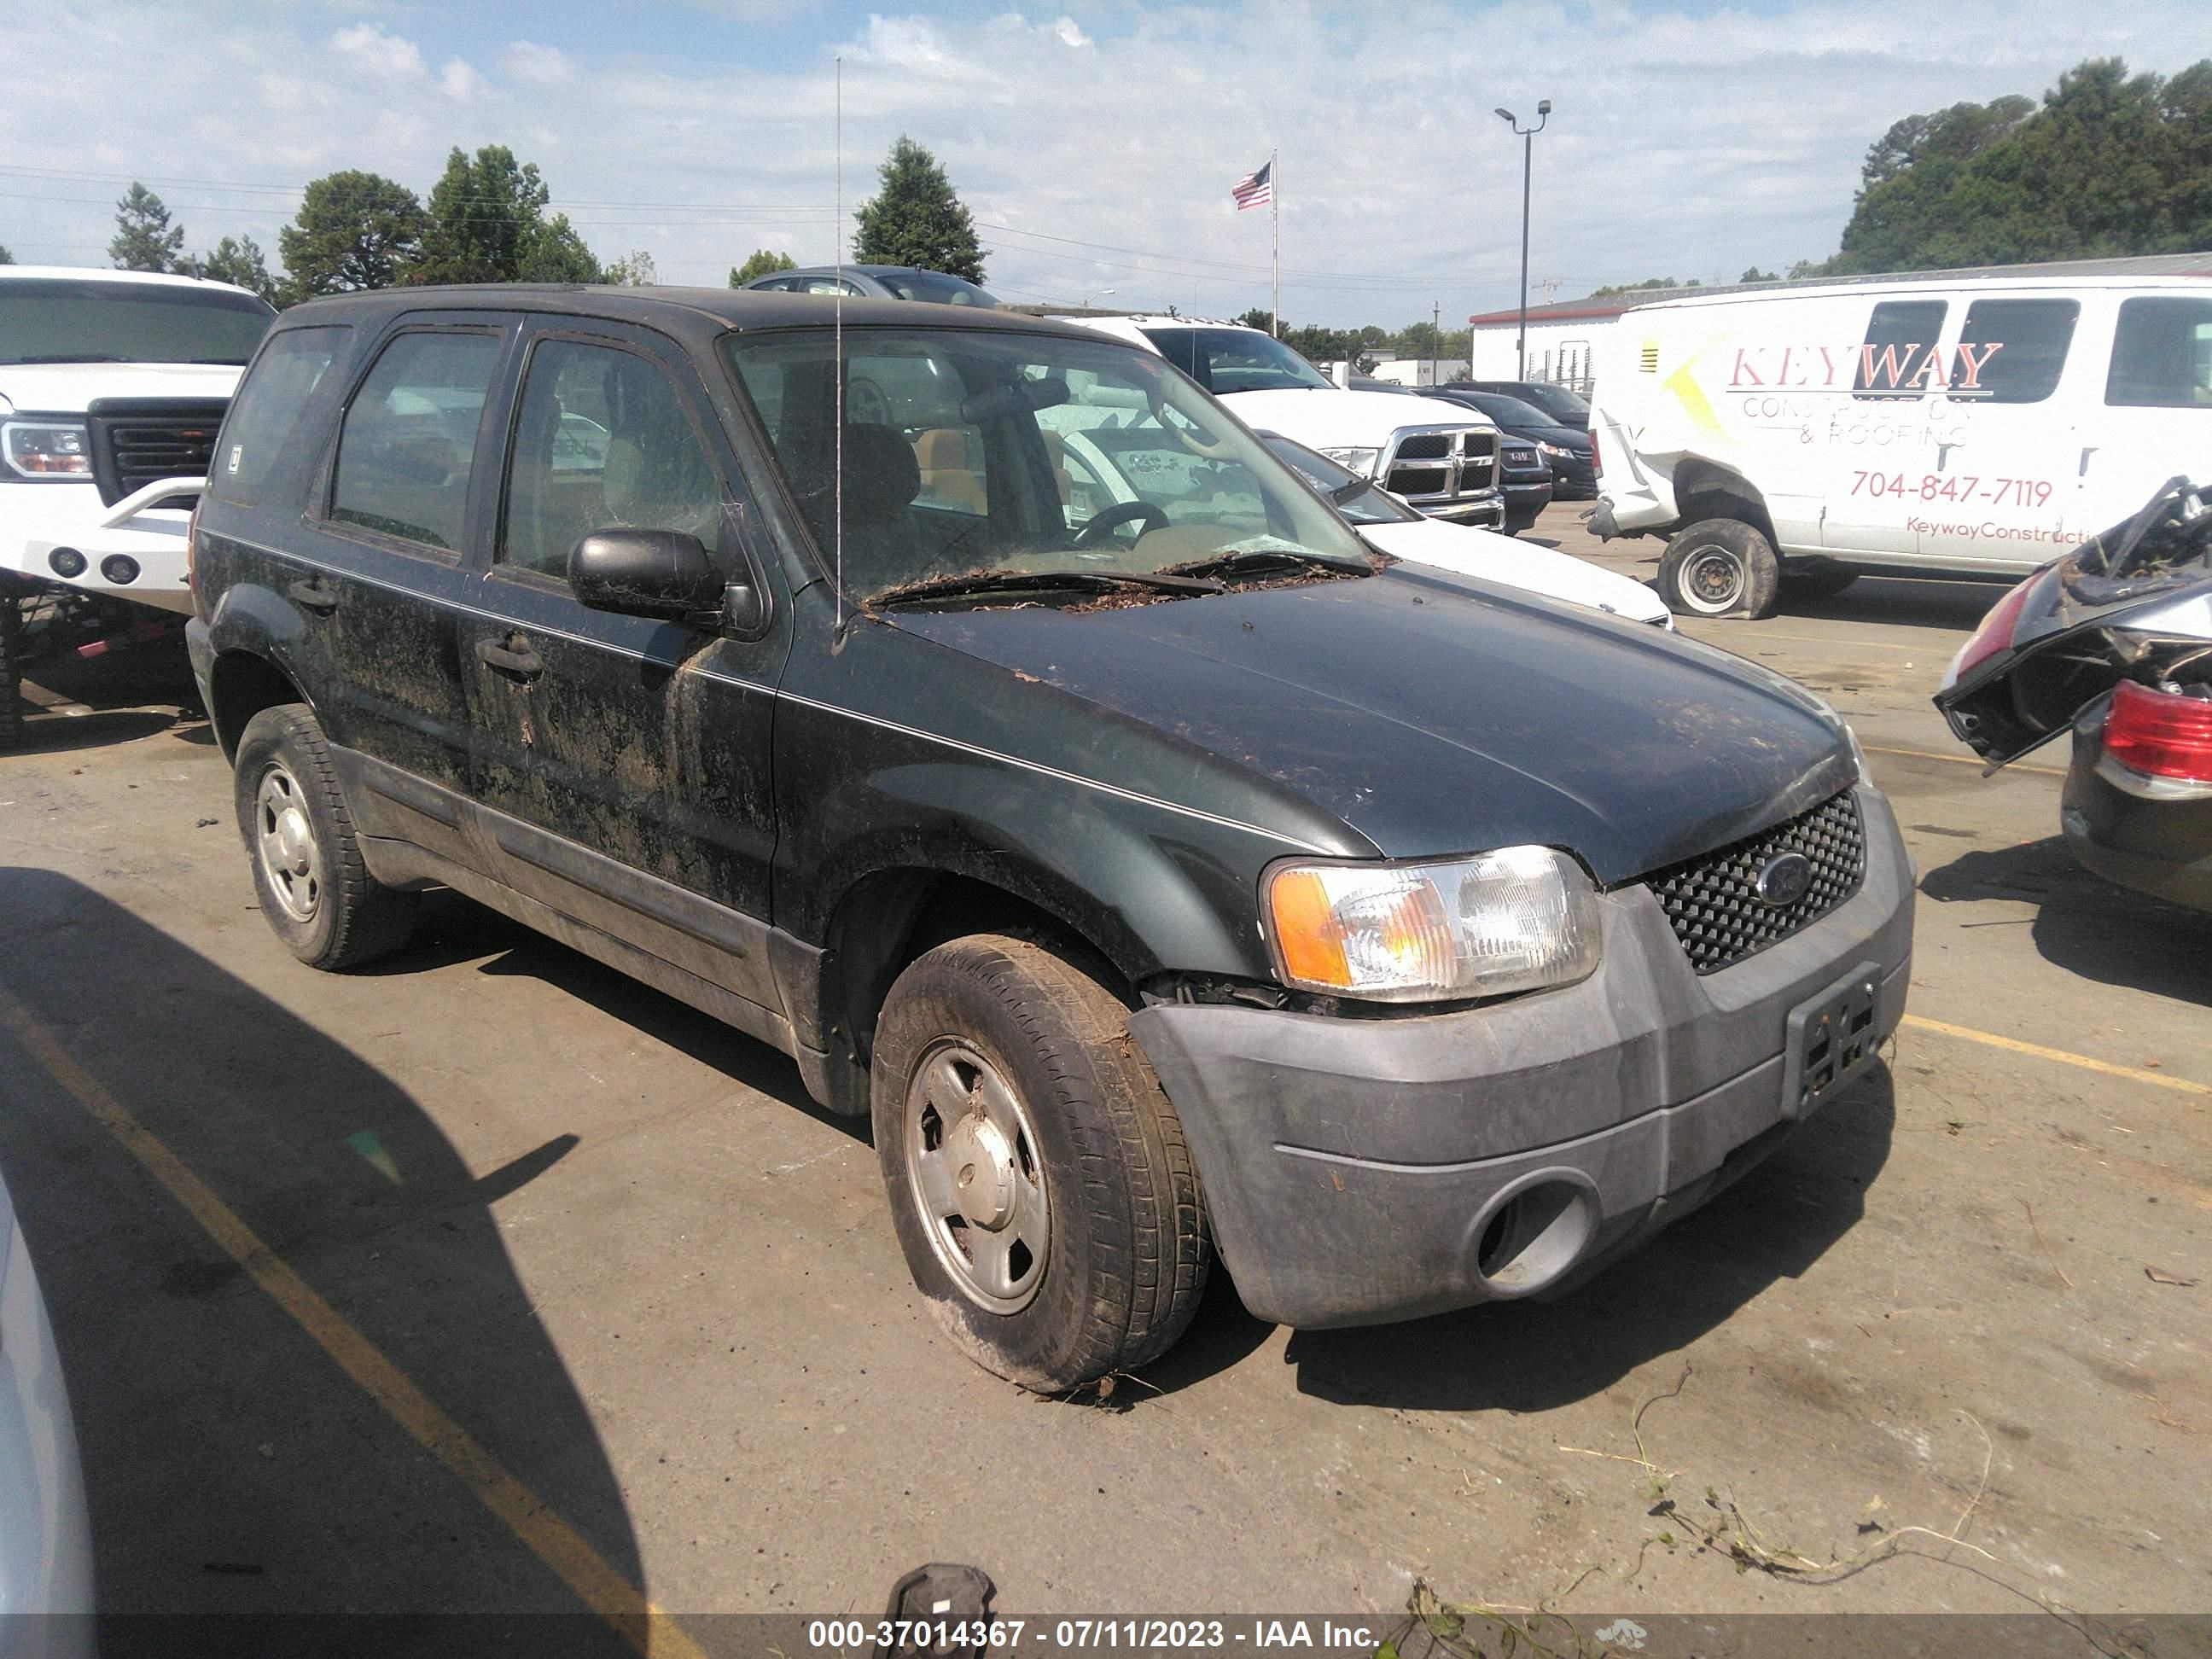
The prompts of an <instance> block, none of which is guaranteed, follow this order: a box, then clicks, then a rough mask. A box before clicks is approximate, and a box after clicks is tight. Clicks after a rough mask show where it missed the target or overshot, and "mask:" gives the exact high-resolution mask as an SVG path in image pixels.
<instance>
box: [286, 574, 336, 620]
mask: <svg viewBox="0 0 2212 1659" xmlns="http://www.w3.org/2000/svg"><path fill="white" fill-rule="evenodd" d="M284 591H285V592H287V593H289V594H290V595H291V596H292V602H293V603H294V604H295V605H298V606H299V607H300V608H301V610H303V611H313V612H314V613H315V614H316V615H317V616H319V617H327V616H329V615H330V613H331V611H335V610H337V608H338V590H337V585H336V584H335V583H332V582H329V581H325V580H324V579H323V578H322V577H320V576H314V577H310V578H307V579H306V580H301V581H296V582H294V583H293V584H292V585H291V586H289V587H288V588H286V589H285V590H284Z"/></svg>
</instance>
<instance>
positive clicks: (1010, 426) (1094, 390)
mask: <svg viewBox="0 0 2212 1659" xmlns="http://www.w3.org/2000/svg"><path fill="white" fill-rule="evenodd" d="M723 349H724V351H725V353H726V356H727V357H728V360H729V362H730V365H731V367H732V368H733V369H734V370H735V371H736V373H737V376H738V380H740V381H741V382H742V383H743V385H744V389H745V392H746V394H747V396H748V397H750V398H751V400H752V404H753V407H754V409H755V410H756V411H757V413H758V415H759V416H760V421H761V425H762V426H763V428H764V429H765V430H766V431H767V434H768V437H769V443H770V445H771V446H772V447H774V449H775V457H776V461H777V464H778V465H779V467H780V468H781V471H782V473H783V477H784V480H785V482H786V483H787V486H788V487H789V489H790V491H791V493H792V495H793V498H794V500H795V501H796V502H797V504H798V507H799V512H800V513H801V514H802V515H803V516H804V518H805V521H806V524H807V526H808V528H809V529H810V531H811V532H812V535H813V538H814V541H815V544H816V545H817V547H818V548H819V549H820V550H821V551H822V554H823V559H824V562H827V563H832V564H834V563H835V562H836V560H837V557H838V554H837V549H838V547H839V545H840V542H841V535H840V527H839V516H840V515H839V512H838V491H837V489H836V477H837V450H838V447H839V445H838V441H837V440H838V436H839V434H838V428H837V422H836V402H837V399H836V388H837V379H836V374H835V372H834V366H835V363H836V341H835V338H834V337H833V334H832V331H830V330H829V329H824V328H810V329H792V330H776V331H768V332H763V333H757V334H744V335H732V336H731V337H728V338H727V339H726V341H725V343H724V346H723ZM843 387H844V415H845V425H844V428H843V444H842V448H843V452H844V489H843V492H842V496H843V511H842V550H843V553H842V580H843V583H844V586H845V588H846V591H847V592H849V593H852V594H854V595H856V596H859V597H862V598H866V597H870V596H873V595H877V594H881V593H884V592H887V591H888V590H890V589H893V588H901V587H906V586H909V585H911V584H914V583H916V582H926V581H931V580H937V579H941V578H946V577H953V576H961V577H966V576H975V575H984V574H990V573H1009V574H1033V573H1051V572H1064V573H1082V574H1085V575H1086V579H1088V577H1103V576H1112V575H1115V574H1123V573H1127V574H1158V573H1159V572H1161V571H1164V570H1168V569H1170V568H1172V567H1175V566H1178V565H1182V564H1187V563H1189V562H1194V561H1200V560H1212V559H1217V558H1223V557H1228V558H1232V559H1234V558H1237V557H1239V556H1249V558H1250V559H1251V560H1253V561H1255V562H1256V561H1257V560H1259V559H1260V557H1261V556H1263V555H1277V556H1281V557H1283V558H1285V559H1296V558H1299V557H1304V558H1308V559H1312V558H1320V559H1326V560H1330V561H1334V562H1344V563H1346V564H1356V565H1357V566H1358V568H1359V569H1360V570H1361V572H1363V573H1364V571H1365V570H1366V569H1367V568H1369V567H1368V564H1367V556H1366V553H1365V550H1364V549H1363V548H1362V547H1361V546H1360V544H1359V543H1358V539H1357V538H1355V537H1354V536H1353V535H1352V532H1351V531H1350V530H1348V529H1347V528H1346V526H1345V525H1344V523H1343V521H1342V520H1340V519H1338V518H1337V517H1336V515H1335V514H1334V513H1331V512H1330V511H1329V510H1328V507H1325V506H1323V505H1322V503H1321V502H1319V501H1316V500H1315V499H1314V498H1313V496H1312V495H1310V494H1309V493H1308V492H1307V491H1306V490H1304V489H1300V488H1299V487H1298V486H1297V484H1296V483H1294V482H1293V480H1292V479H1291V477H1290V475H1289V474H1287V473H1286V472H1285V471H1284V469H1283V466H1282V464H1281V463H1280V462H1279V461H1277V460H1276V459H1275V458H1274V457H1273V455H1271V454H1269V453H1268V452H1267V449H1266V447H1264V446H1263V445H1261V443H1260V442H1259V441H1257V440H1255V439H1254V438H1253V437H1252V436H1251V435H1249V433H1247V432H1245V431H1244V430H1243V428H1240V427H1238V426H1237V423H1236V422H1234V421H1232V420H1231V419H1230V418H1228V416H1226V415H1225V412H1224V411H1223V410H1222V409H1221V407H1220V406H1219V405H1218V404H1215V403H1214V402H1213V401H1212V399H1211V398H1207V397H1206V395H1205V394H1204V393H1202V392H1200V391H1199V390H1198V389H1197V388H1196V387H1194V386H1192V385H1191V384H1190V382H1189V381H1188V380H1184V379H1183V378H1182V376H1181V375H1178V374H1174V373H1172V372H1171V371H1170V369H1169V368H1168V366H1167V365H1166V364H1165V363H1164V362H1161V361H1160V359H1159V358H1158V357H1156V356H1152V354H1151V353H1150V352H1146V351H1139V350H1136V349H1132V348H1130V347H1128V346H1124V345H1118V344H1116V343H1113V342H1111V341H1108V340H1095V341H1094V340H1084V339H1064V338H1060V337H1056V336H1053V335H1045V334H1029V333H1017V332H1013V331H989V330H985V329H974V330H969V329H943V328H927V329H924V328H917V329H910V330H909V329H900V328H848V329H847V330H845V331H844V374H843Z"/></svg>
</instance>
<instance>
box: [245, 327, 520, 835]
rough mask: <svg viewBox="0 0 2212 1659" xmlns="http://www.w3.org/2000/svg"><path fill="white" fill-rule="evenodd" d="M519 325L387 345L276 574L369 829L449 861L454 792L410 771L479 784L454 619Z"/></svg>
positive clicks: (358, 390)
mask: <svg viewBox="0 0 2212 1659" xmlns="http://www.w3.org/2000/svg"><path fill="white" fill-rule="evenodd" d="M515 333H516V325H515V322H514V319H512V318H503V317H499V316H496V315H491V314H487V313H456V312H437V313H420V314H418V315H416V316H414V317H410V318H405V319H401V321H400V322H399V323H398V325H396V326H395V327H394V328H393V329H392V331H389V332H388V333H387V334H386V336H385V337H384V338H383V339H382V340H380V341H379V342H378V343H376V344H375V345H374V348H373V349H371V350H370V351H369V352H368V354H366V362H365V364H364V365H363V366H362V368H360V369H359V371H358V373H357V375H356V379H355V380H354V382H353V384H352V385H351V386H349V387H348V388H347V392H346V396H345V401H344V406H343V412H342V414H341V415H340V416H339V419H338V421H337V435H336V438H335V441H332V442H331V446H330V448H329V450H328V452H327V453H325V456H324V457H323V459H322V462H321V465H320V467H319V471H318V472H317V474H316V476H315V477H314V478H313V483H312V486H311V489H310V491H309V495H310V499H309V502H308V507H307V513H306V515H305V516H304V518H303V519H302V520H301V522H300V523H299V525H298V526H297V528H296V532H286V538H287V542H288V546H287V549H286V552H287V553H288V554H289V557H288V558H286V559H284V560H283V561H282V562H283V565H284V567H285V568H284V569H283V573H282V576H281V579H280V580H276V582H275V585H276V586H277V587H278V591H279V592H280V594H281V595H282V597H283V599H284V600H285V601H286V602H287V603H288V605H289V609H290V613H291V616H292V617H293V619H294V621H293V625H294V626H295V629H297V635H296V638H295V641H293V644H292V652H293V654H294V655H295V658H296V659H298V660H299V662H300V664H301V678H302V681H303V684H307V685H309V686H310V687H312V688H314V689H315V690H316V691H317V692H319V695H318V696H316V709H317V712H318V714H319V715H320V717H321V719H322V721H323V725H324V727H325V731H326V732H327V733H328V734H329V736H330V738H331V742H332V743H334V744H337V745H338V747H339V749H340V750H341V752H340V754H339V756H338V759H339V762H340V764H341V766H342V768H343V769H344V771H345V773H346V775H347V781H348V783H349V786H356V787H349V798H352V799H356V801H357V803H358V805H357V810H360V811H362V812H363V816H364V820H365V822H364V827H365V828H366V829H368V830H369V831H370V832H371V833H374V834H388V835H394V836H403V837H404V838H407V839H413V840H418V841H420V842H422V844H423V845H425V846H428V847H430V848H434V849H435V850H438V851H441V852H444V853H447V854H453V855H459V854H462V853H464V851H465V842H464V841H463V839H462V837H461V835H460V831H459V819H458V815H457V814H456V812H455V811H454V810H453V805H452V803H451V801H450V799H441V797H440V796H439V794H438V793H436V791H435V790H434V791H428V792H426V791H424V790H422V789H421V788H420V787H415V786H414V784H412V783H410V780H411V781H419V782H427V783H429V784H431V785H434V786H436V787H437V790H444V791H459V790H461V789H464V788H465V787H466V785H467V781H468V771H469V763H468V745H469V725H470V720H469V708H468V698H467V691H466V687H465V682H464V679H463V676H462V671H461V668H460V665H459V661H458V659H457V658H456V655H455V620H456V617H458V615H459V609H458V607H459V606H461V605H465V603H466V602H467V601H468V599H470V598H471V595H472V592H473V589H474V587H475V585H476V580H477V579H476V575H475V573H474V571H473V570H472V569H471V568H470V555H471V549H472V547H473V545H474V544H475V542H476V540H477V538H478V537H479V535H480V534H481V532H483V528H484V527H485V526H487V525H488V523H489V515H490V512H491V507H492V503H493V500H494V492H495V489H496V487H497V484H498V477H497V468H496V467H495V466H492V467H486V466H484V465H481V464H480V463H479V461H478V459H477V457H478V456H479V454H480V453H481V445H480V443H479V439H480V436H481V435H483V433H484V432H485V431H486V430H488V429H491V428H495V422H494V421H493V420H492V418H491V413H492V407H493V398H492V393H493V391H494V388H495V386H497V385H498V384H499V382H500V380H501V376H502V374H503V371H504V369H505V367H506V359H507V353H508V349H509V348H510V346H511V344H512V343H513V338H514V337H515ZM244 441H246V439H245V437H244V436H243V435H242V436H241V439H240V442H241V443H242V442H244ZM251 459H252V458H251V457H250V456H245V457H243V458H242V459H241V465H250V464H251ZM218 465H219V466H222V465H228V460H227V459H225V460H223V461H220V462H219V463H218ZM364 783H365V784H366V786H367V788H366V791H365V792H364V790H363V789H362V788H361V787H358V786H360V785H362V784H364Z"/></svg>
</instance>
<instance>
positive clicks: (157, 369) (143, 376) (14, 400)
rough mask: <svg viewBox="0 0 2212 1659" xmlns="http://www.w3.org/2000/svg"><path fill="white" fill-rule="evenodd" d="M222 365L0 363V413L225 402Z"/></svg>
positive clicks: (226, 377) (227, 376)
mask: <svg viewBox="0 0 2212 1659" xmlns="http://www.w3.org/2000/svg"><path fill="white" fill-rule="evenodd" d="M242 373H244V371H243V370H241V369H239V368H234V367H233V366H232V365H230V364H228V363H12V364H9V363H0V411H4V412H8V413H13V412H14V411H15V410H34V411H36V412H37V413H39V414H41V415H82V413H83V412H84V410H85V406H86V405H87V404H90V403H91V402H92V400H93V399H94V398H228V396H230V394H231V393H232V392H235V391H237V390H238V377H239V375H240V374H242Z"/></svg>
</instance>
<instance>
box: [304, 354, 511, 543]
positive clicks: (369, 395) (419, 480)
mask: <svg viewBox="0 0 2212 1659" xmlns="http://www.w3.org/2000/svg"><path fill="white" fill-rule="evenodd" d="M499 356H500V343H499V341H498V340H497V339H496V338H495V337H492V336H490V335H488V334H444V333H422V334H402V335H400V336H399V337H398V338H396V339H395V340H393V341H392V343H391V344H389V345H387V346H386V347H385V348H384V351H383V354H382V355H381V356H379V357H378V358H377V360H376V367H375V368H372V369H371V370H370V371H369V373H368V379H367V380H364V381H363V382H362V386H361V390H360V391H358V392H355V393H354V398H353V404H352V405H351V406H350V407H349V409H348V410H346V416H345V426H344V428H343V430H342V431H341V432H340V434H339V435H338V465H337V477H336V478H335V479H334V480H333V481H332V483H331V518H333V519H336V520H341V521H342V522H344V523H347V524H357V525H361V526H363V527H364V528H367V529H369V530H378V531H381V532H384V533H385V534H386V535H387V536H398V537H402V538H404V539H406V540H408V541H412V542H421V543H422V544H424V545H426V546H428V547H437V548H445V549H447V550H453V549H457V548H459V546H460V544H461V527H462V525H463V523H464V521H465V518H466V516H467V510H468V495H469V474H470V471H471V467H472V465H473V464H474V461H475V458H476V441H477V422H478V420H479V418H480V417H481V416H483V405H484V398H486V397H487V396H488V395H489V392H490V391H491V382H492V377H493V376H494V375H495V374H497V373H498V371H499Z"/></svg>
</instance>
